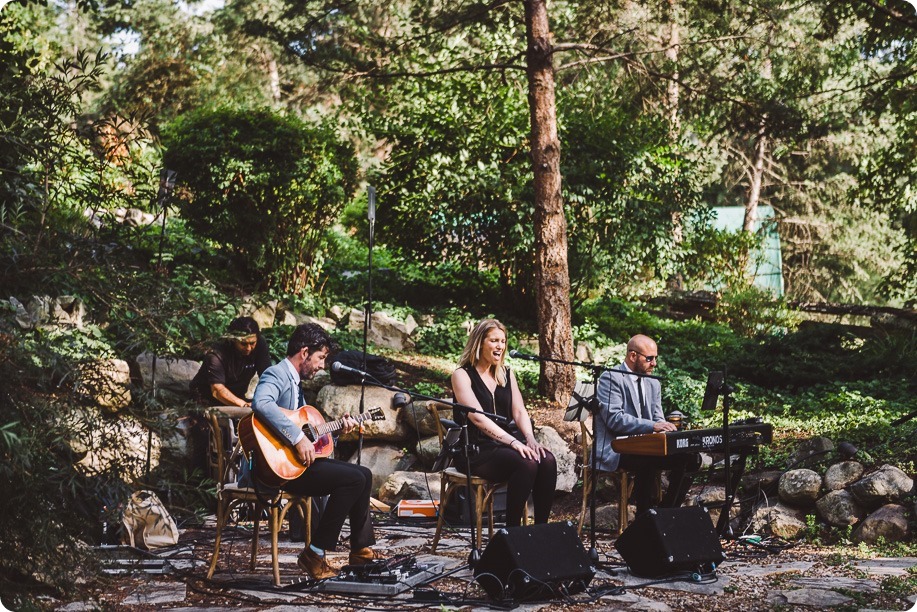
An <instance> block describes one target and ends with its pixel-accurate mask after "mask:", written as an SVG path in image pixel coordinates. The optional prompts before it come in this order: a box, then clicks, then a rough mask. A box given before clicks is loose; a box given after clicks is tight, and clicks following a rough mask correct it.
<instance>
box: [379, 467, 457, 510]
mask: <svg viewBox="0 0 917 612" xmlns="http://www.w3.org/2000/svg"><path fill="white" fill-rule="evenodd" d="M440 488H441V480H440V477H439V474H426V473H424V472H395V473H393V474H391V475H390V476H389V477H388V478H387V479H386V480H385V482H383V483H382V486H381V487H379V496H378V498H379V500H380V501H383V502H385V503H387V504H389V505H391V506H394V505H395V504H397V503H398V502H400V501H401V500H402V499H439V497H440Z"/></svg>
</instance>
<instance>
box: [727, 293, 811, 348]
mask: <svg viewBox="0 0 917 612" xmlns="http://www.w3.org/2000/svg"><path fill="white" fill-rule="evenodd" d="M713 315H714V318H715V319H716V320H717V321H719V322H721V323H724V324H726V325H728V326H729V328H730V329H732V330H733V331H735V332H736V333H737V334H739V335H740V336H746V337H751V336H755V335H760V334H771V333H776V332H785V331H787V330H791V329H793V328H794V327H796V325H797V324H798V317H797V315H796V314H795V312H793V311H792V310H790V309H789V308H788V307H787V305H786V302H785V301H784V300H783V299H775V298H774V296H773V294H772V293H771V292H770V291H767V290H766V289H759V288H758V287H754V286H744V287H742V286H740V287H738V288H734V289H727V290H726V291H724V292H723V293H722V294H720V296H719V299H718V300H717V303H716V308H714V310H713Z"/></svg>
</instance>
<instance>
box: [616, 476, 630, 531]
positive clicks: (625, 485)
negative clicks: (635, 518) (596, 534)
mask: <svg viewBox="0 0 917 612" xmlns="http://www.w3.org/2000/svg"><path fill="white" fill-rule="evenodd" d="M618 489H619V491H620V494H619V496H618V535H621V534H622V533H624V530H625V529H627V500H628V499H630V475H629V474H628V473H627V472H625V471H624V470H621V480H620V483H619V486H618Z"/></svg>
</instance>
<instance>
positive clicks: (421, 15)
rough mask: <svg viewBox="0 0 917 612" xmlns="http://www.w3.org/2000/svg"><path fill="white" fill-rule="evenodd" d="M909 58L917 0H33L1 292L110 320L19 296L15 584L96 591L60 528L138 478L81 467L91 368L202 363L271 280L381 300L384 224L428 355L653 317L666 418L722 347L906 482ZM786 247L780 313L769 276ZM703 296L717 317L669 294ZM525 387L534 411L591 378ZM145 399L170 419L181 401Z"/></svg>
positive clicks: (386, 295)
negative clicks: (716, 215)
mask: <svg viewBox="0 0 917 612" xmlns="http://www.w3.org/2000/svg"><path fill="white" fill-rule="evenodd" d="M546 23H549V24H550V32H549V33H547V31H546V30H544V27H543V26H544V25H545V24H546ZM915 41H917V16H915V13H914V10H913V7H912V6H911V5H909V4H908V3H907V2H905V1H904V0H863V1H857V2H840V1H836V2H835V1H827V2H804V1H803V2H788V1H786V0H762V1H760V2H751V3H748V2H746V3H740V2H736V1H734V0H721V1H713V0H653V1H647V2H644V1H620V0H598V1H596V0H589V1H586V0H569V1H558V2H552V3H550V4H545V3H544V2H539V1H536V0H526V1H523V0H495V1H490V2H477V1H462V2H429V1H426V2H414V1H413V0H396V1H395V2H391V3H386V4H385V5H384V6H383V5H374V4H373V3H356V2H351V1H341V0H325V1H315V0H297V1H294V0H290V1H283V0H263V1H257V2H246V1H243V0H230V1H228V2H225V3H223V2H217V1H214V2H210V1H208V2H191V3H186V2H171V1H167V0H134V1H123V2H117V1H109V0H100V1H95V0H80V1H78V2H67V1H60V2H58V1H51V2H22V1H14V2H11V3H9V4H6V5H5V6H3V7H2V8H0V285H2V287H3V291H4V295H3V297H4V299H6V298H9V297H14V298H16V300H18V301H19V302H21V303H26V302H27V301H28V299H29V298H30V297H31V296H33V295H51V296H76V297H78V298H79V300H80V301H81V303H83V304H84V305H85V307H86V309H87V313H88V315H87V324H86V325H84V326H81V327H80V328H79V329H66V330H61V329H53V330H48V329H42V328H40V327H34V328H29V329H23V328H22V326H21V325H19V324H17V323H16V321H15V315H16V314H17V313H16V305H15V303H14V302H13V301H11V302H4V303H3V304H2V305H0V309H2V311H3V316H2V317H0V385H2V393H0V403H2V406H3V411H4V412H3V417H2V425H0V450H2V453H3V456H4V462H3V466H2V467H0V474H2V477H3V478H4V490H5V491H17V492H18V493H17V494H16V495H10V496H7V498H6V499H4V500H0V514H2V515H3V516H4V517H5V518H4V519H3V520H4V523H5V526H4V527H3V531H4V533H3V537H2V538H0V541H2V542H3V543H2V544H0V552H2V553H3V555H2V556H3V558H4V559H6V560H9V561H4V562H3V563H0V566H2V576H3V579H4V580H5V581H8V582H9V583H17V584H19V583H29V584H30V583H32V582H33V581H34V582H35V583H41V584H42V585H43V586H47V585H53V586H56V587H61V585H66V584H70V583H71V582H72V581H73V580H74V576H73V568H74V567H75V566H74V565H73V564H72V563H70V562H69V561H68V560H69V559H72V558H74V557H73V556H79V555H80V554H82V552H83V551H82V549H81V548H80V547H79V546H76V545H74V546H69V545H68V546H69V547H66V548H65V544H67V543H72V542H74V541H77V540H78V539H79V536H80V535H83V536H85V533H83V532H85V531H86V529H87V522H86V517H87V516H91V517H92V518H93V520H95V519H96V518H98V513H99V509H98V507H97V505H99V500H107V501H108V503H107V504H106V505H105V507H108V506H110V505H111V501H112V500H116V499H119V498H121V497H123V491H122V490H121V489H123V488H131V487H134V486H136V485H137V480H136V478H133V477H130V476H128V472H129V470H128V469H127V468H125V469H124V470H121V471H118V470H116V473H110V474H94V475H91V477H90V476H86V474H83V473H79V472H77V471H74V470H72V469H70V468H69V466H70V463H71V460H72V459H73V455H74V453H75V452H76V451H74V448H73V445H72V444H71V443H70V440H71V439H72V437H73V435H72V434H73V429H74V425H73V423H74V421H73V420H72V419H62V418H60V416H61V415H64V414H67V415H72V414H76V413H77V412H79V410H81V409H82V408H81V407H83V406H85V404H86V401H87V400H86V397H85V393H82V392H81V390H80V385H79V384H78V382H79V380H80V378H79V376H77V375H75V374H74V373H75V372H79V371H80V367H81V366H82V365H83V364H85V363H87V362H89V361H90V360H93V359H100V358H113V357H118V358H123V359H127V360H133V359H135V358H136V356H137V355H138V354H140V353H141V352H144V351H150V352H153V353H155V354H157V355H160V356H163V357H186V358H199V357H200V355H201V351H202V350H203V347H204V346H205V345H206V343H207V342H208V341H210V340H211V339H213V338H214V337H216V336H218V335H219V333H220V332H221V331H222V330H223V329H224V327H225V325H226V323H227V322H228V321H229V320H230V319H231V318H232V317H233V316H235V315H236V314H237V313H238V311H239V307H240V305H241V304H243V302H245V301H246V300H251V299H253V298H255V299H258V300H271V299H272V300H278V301H279V302H281V303H282V304H285V305H286V306H287V307H288V308H290V309H293V310H297V311H299V312H305V313H309V314H315V315H317V316H318V315H322V314H324V312H325V311H326V310H327V309H328V308H330V307H331V306H332V305H340V306H345V307H346V306H356V307H361V305H362V304H363V303H364V302H365V301H366V291H367V280H368V279H367V276H366V270H367V267H368V264H369V258H368V253H369V249H368V247H369V246H370V244H371V243H372V245H373V251H372V252H373V258H374V259H373V265H374V266H375V270H374V275H375V276H374V281H373V282H374V285H373V291H374V299H375V301H376V308H377V309H378V308H384V309H387V310H389V311H390V312H395V313H401V314H405V313H409V312H410V313H417V314H420V313H433V314H434V315H435V323H433V324H432V325H430V326H428V327H427V328H426V329H425V330H424V331H422V333H421V334H420V335H419V338H418V345H417V350H418V352H421V351H422V352H425V353H426V354H430V355H438V356H444V357H452V356H454V355H455V354H456V352H457V350H459V349H460V348H461V344H462V343H463V342H464V338H463V336H462V330H463V329H464V328H463V327H462V324H463V323H464V322H465V321H466V320H467V319H468V318H477V317H482V316H486V315H497V316H499V317H501V318H502V319H504V320H506V321H507V322H509V323H510V326H511V329H512V340H519V341H522V340H523V339H528V340H531V339H532V338H536V340H535V343H536V344H539V343H540V349H541V352H542V353H543V354H552V355H555V356H559V357H564V358H571V357H573V348H574V346H576V344H577V343H588V344H589V345H590V346H592V347H593V348H598V347H602V346H609V345H614V344H615V343H620V342H622V341H625V340H626V339H627V337H628V335H629V334H631V333H635V332H637V331H642V332H644V333H650V334H651V335H653V336H654V337H656V338H657V339H659V340H660V346H663V344H664V346H665V353H664V354H665V358H666V359H667V361H666V362H665V363H664V364H663V365H662V366H661V368H660V369H661V371H662V372H663V373H665V374H666V375H667V376H668V377H669V378H670V381H671V382H670V383H669V385H668V387H667V402H669V405H668V406H667V408H674V407H680V404H679V402H689V401H690V402H693V401H695V400H696V399H697V397H698V396H699V394H700V393H702V381H703V377H704V375H705V373H706V371H707V370H709V369H710V368H711V367H712V366H713V365H715V364H722V363H724V362H729V363H730V367H731V368H732V371H733V372H734V374H735V375H736V376H737V377H738V379H737V380H738V382H739V393H738V400H739V403H740V405H742V406H743V407H744V409H745V410H746V411H747V414H761V413H768V411H769V415H770V418H771V419H772V420H773V421H774V422H775V424H777V425H778V426H781V427H783V428H784V430H789V431H796V432H798V433H800V434H807V433H815V432H816V431H818V430H821V431H823V432H827V433H828V434H832V433H833V434H838V435H840V434H841V433H843V435H845V436H847V437H848V438H850V439H853V440H854V441H857V442H859V443H861V444H863V443H869V444H870V445H871V447H872V452H873V454H874V455H875V457H876V460H877V462H880V461H893V462H895V463H896V464H897V465H900V466H901V467H902V469H905V470H906V471H908V472H909V473H911V474H913V473H914V471H915V470H914V460H915V457H914V455H913V448H912V446H913V445H912V442H908V439H910V440H913V437H910V438H908V435H909V434H908V432H911V433H913V429H912V428H911V429H908V428H907V427H909V426H905V427H904V428H898V429H897V430H894V429H893V428H892V429H890V428H889V427H888V424H889V423H890V422H891V421H892V420H894V419H895V418H900V417H901V416H903V415H907V414H908V413H909V412H911V411H913V410H914V409H915V405H914V399H913V395H914V394H913V391H914V387H913V385H914V380H915V377H917V373H915V369H914V367H915V366H914V364H915V363H917V348H915V344H917V343H915V332H914V316H913V308H914V306H915V304H917V281H915V279H917V191H915V188H914V185H915V184H917V180H915V179H917V95H915V94H917V92H915V89H917V76H915V72H917V52H915V50H914V44H915ZM555 134H556V137H555V136H554V135H555ZM173 173H174V174H173ZM368 186H373V187H374V188H375V202H374V203H375V209H376V213H377V215H376V219H375V220H374V221H373V222H372V223H370V221H369V220H368V218H367V208H368V205H369V203H368V195H367V193H368V189H367V187H368ZM719 206H736V207H740V208H741V209H742V210H743V211H744V212H743V216H744V220H745V222H744V224H743V229H742V230H741V231H735V232H728V231H723V230H718V229H715V228H714V225H713V212H712V209H713V207H719ZM765 206H766V207H770V208H771V209H772V210H773V211H774V217H773V221H768V222H762V218H763V217H762V215H761V214H760V213H759V210H760V209H761V208H762V207H765ZM772 230H776V232H777V233H778V235H779V237H780V242H781V245H782V249H783V259H782V272H783V279H784V284H785V294H784V296H782V297H781V296H775V295H773V294H771V293H769V292H768V291H766V290H762V289H760V288H758V287H756V286H755V285H754V283H753V280H754V272H755V270H756V269H757V267H758V266H759V265H760V263H761V262H760V261H758V255H757V254H758V253H759V252H760V246H761V244H762V242H763V240H764V235H765V233H766V232H767V231H772ZM558 247H562V248H558ZM558 282H560V283H561V284H560V285H558ZM562 283H566V284H567V285H568V287H565V286H564V285H563V284H562ZM558 287H560V288H561V289H562V291H560V292H559V293H558V292H557V291H554V290H555V289H557V288H558ZM552 291H554V293H552ZM700 291H705V292H708V293H705V294H704V295H705V296H707V297H708V298H709V301H710V304H712V306H711V307H710V308H703V309H701V310H700V311H699V310H698V309H697V308H694V309H693V310H688V311H686V310H680V311H678V312H677V313H676V312H674V311H672V310H671V307H672V304H673V303H682V304H683V303H684V300H685V296H691V295H697V294H696V292H700ZM558 295H559V297H558ZM813 303H819V304H822V306H824V305H825V304H828V303H830V304H833V305H838V304H841V305H848V306H857V307H860V306H871V307H875V308H873V309H872V310H870V311H868V312H869V313H871V314H875V315H881V314H882V312H883V311H882V308H886V309H887V310H886V311H885V312H892V309H895V312H897V313H898V316H895V317H892V318H891V319H881V320H880V319H877V318H875V317H874V318H873V320H872V321H870V320H869V319H868V317H866V318H860V319H857V320H849V319H845V320H843V321H840V320H833V319H832V320H830V321H827V320H826V319H825V318H824V317H822V318H813V317H811V316H809V315H805V314H804V313H802V312H800V310H798V307H799V305H800V304H813ZM695 306H696V303H695ZM823 310H824V308H823ZM564 312H566V313H567V314H565V315H563V314H562V313H564ZM859 312H866V311H862V310H861V311H859ZM559 313H560V314H559ZM842 323H843V324H842ZM851 323H853V324H852V325H851ZM285 331H287V330H284V329H283V328H280V329H278V330H277V331H276V332H275V334H276V335H275V336H272V342H273V343H274V346H275V348H276V347H279V346H280V345H281V343H282V341H283V334H284V333H285ZM336 333H337V337H338V338H339V340H340V341H341V344H342V345H344V346H345V347H347V348H357V344H358V340H357V338H356V337H355V335H354V334H353V332H352V331H348V330H345V329H341V330H339V331H338V332H336ZM529 346H533V345H532V344H529ZM520 372H521V375H520V378H521V380H522V382H523V384H524V385H525V386H526V393H527V394H528V395H529V396H530V397H534V396H536V395H537V394H538V392H540V393H541V395H542V396H544V397H547V398H548V399H549V400H551V401H555V400H558V399H562V398H563V397H564V394H565V393H566V394H569V386H570V383H571V382H572V379H570V378H564V376H566V375H565V374H564V375H563V376H562V375H561V374H560V373H557V372H552V371H550V370H547V371H546V370H541V371H538V372H536V371H531V370H528V371H527V370H526V369H525V368H524V367H523V368H521V369H520ZM432 376H433V374H431V377H432ZM435 376H436V377H441V376H442V373H435ZM83 382H84V384H85V380H84V381H83ZM130 410H131V411H132V413H133V414H134V415H135V416H136V417H137V418H139V419H141V420H142V421H143V422H144V423H146V424H147V426H149V427H151V428H156V427H159V428H165V427H169V426H170V425H169V423H171V422H172V421H170V420H169V419H167V418H165V417H163V416H162V415H164V414H166V413H170V411H173V412H175V413H177V414H176V415H174V416H177V415H180V414H181V413H182V411H187V407H176V406H174V405H168V406H166V405H163V403H162V402H161V401H160V400H159V399H158V398H157V397H156V396H155V394H151V393H143V392H142V391H141V392H139V393H135V395H134V400H133V403H132V406H131V409H130ZM79 414H80V415H83V416H81V417H80V418H84V416H85V415H84V414H83V413H82V412H79ZM170 414H171V413H170ZM93 418H96V417H93ZM97 418H98V419H100V420H99V421H94V420H92V419H88V418H84V420H83V421H81V423H82V425H81V427H83V428H85V429H86V430H87V431H91V430H93V428H95V427H97V426H98V423H99V422H104V419H105V416H104V415H102V416H99V417H97ZM910 423H913V421H910ZM784 456H785V455H784ZM781 458H782V456H781V455H780V451H774V453H773V454H771V455H767V454H765V458H764V459H765V461H773V462H777V461H778V460H779V459H781ZM64 466H68V467H64ZM141 471H142V470H141ZM145 477H146V479H147V480H146V481H144V482H143V483H142V484H143V485H144V486H146V487H147V488H152V489H156V490H158V491H164V490H166V489H168V491H169V499H174V500H175V506H176V507H178V508H177V510H176V511H177V512H178V513H179V514H184V515H186V516H193V515H194V513H195V512H196V510H195V508H197V507H199V505H200V504H203V503H205V502H206V499H204V498H206V496H207V493H206V492H205V491H204V490H203V489H202V488H201V487H200V486H199V484H200V479H199V478H198V479H197V480H195V478H194V475H189V474H183V473H181V471H180V469H179V470H177V471H175V472H171V473H167V474H166V473H163V474H157V475H156V479H155V481H154V482H151V481H150V480H149V477H150V474H149V473H147V474H146V475H145ZM164 483H168V485H166V484H164ZM35 499H42V500H43V501H42V503H41V504H40V506H41V507H42V508H43V510H42V511H40V512H34V511H33V510H34V508H35V507H36V506H35V503H34V501H35ZM54 500H57V501H54ZM94 504H95V505H94ZM23 545H24V546H26V548H27V549H28V550H34V551H37V552H35V554H33V555H31V556H29V557H24V556H23V555H22V553H21V551H22V546H23ZM63 550H66V551H67V552H66V554H64V553H62V552H61V551H63Z"/></svg>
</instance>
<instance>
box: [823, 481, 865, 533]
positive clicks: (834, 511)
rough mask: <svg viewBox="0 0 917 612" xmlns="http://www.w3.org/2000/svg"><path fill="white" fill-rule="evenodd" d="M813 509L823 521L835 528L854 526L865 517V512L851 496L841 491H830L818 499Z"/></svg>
mask: <svg viewBox="0 0 917 612" xmlns="http://www.w3.org/2000/svg"><path fill="white" fill-rule="evenodd" d="M815 508H816V510H818V516H820V517H821V519H822V520H823V521H825V522H826V523H828V524H829V525H834V526H835V527H846V526H847V525H855V524H856V523H858V522H859V521H860V520H862V518H863V517H864V516H866V511H865V510H863V508H862V506H860V505H859V504H858V503H857V501H856V499H855V498H854V497H853V495H851V494H850V492H849V491H844V490H843V489H841V490H836V491H831V492H829V493H828V494H827V495H825V496H824V497H821V498H819V500H818V501H817V502H815Z"/></svg>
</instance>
